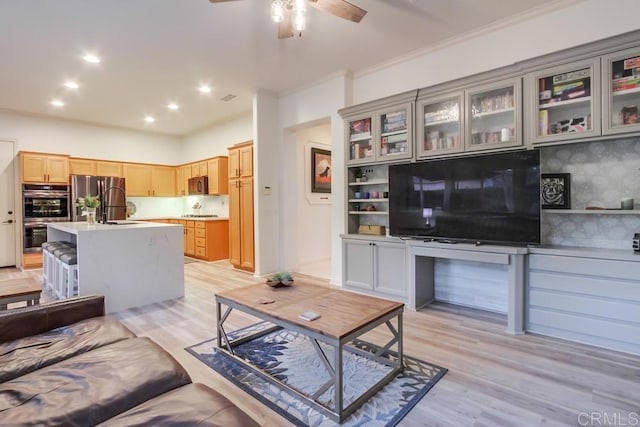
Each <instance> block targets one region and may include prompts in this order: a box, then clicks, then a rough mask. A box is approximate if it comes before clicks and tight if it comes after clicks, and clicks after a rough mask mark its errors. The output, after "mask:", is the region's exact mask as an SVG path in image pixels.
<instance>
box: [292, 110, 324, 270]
mask: <svg viewBox="0 0 640 427" xmlns="http://www.w3.org/2000/svg"><path fill="white" fill-rule="evenodd" d="M312 147H315V148H321V149H325V150H331V125H330V123H329V120H326V121H325V122H324V123H323V124H320V125H315V126H310V127H304V128H301V129H299V130H297V131H296V132H295V141H293V142H291V143H287V144H286V145H285V150H287V151H293V152H295V163H294V165H295V168H296V175H297V176H296V179H295V180H293V182H291V183H289V186H288V187H289V188H291V187H294V189H293V191H294V192H295V202H294V204H293V205H291V206H292V209H295V211H296V216H295V222H294V223H287V226H286V228H287V229H288V230H291V232H292V234H294V235H293V236H291V237H292V239H293V241H294V242H295V244H293V245H289V246H287V247H286V248H283V249H284V254H285V258H284V259H283V263H284V266H285V268H286V269H288V270H289V269H292V270H295V271H297V272H299V273H304V274H311V275H316V276H319V277H325V278H327V279H330V278H331V264H330V263H331V233H330V232H329V230H331V199H332V197H331V196H332V195H331V194H326V193H311V173H312V168H313V165H312V164H311V148H312ZM287 191H291V190H290V189H288V190H287Z"/></svg>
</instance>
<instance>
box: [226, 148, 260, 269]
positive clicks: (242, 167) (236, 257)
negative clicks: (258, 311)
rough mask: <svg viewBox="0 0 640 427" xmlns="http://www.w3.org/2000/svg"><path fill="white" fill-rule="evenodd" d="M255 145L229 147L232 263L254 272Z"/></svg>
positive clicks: (230, 254)
mask: <svg viewBox="0 0 640 427" xmlns="http://www.w3.org/2000/svg"><path fill="white" fill-rule="evenodd" d="M253 228H254V220H253V144H251V143H244V144H239V145H235V146H233V147H229V261H230V262H231V264H232V265H233V266H234V267H236V268H239V269H242V270H248V271H254V269H255V257H254V229H253Z"/></svg>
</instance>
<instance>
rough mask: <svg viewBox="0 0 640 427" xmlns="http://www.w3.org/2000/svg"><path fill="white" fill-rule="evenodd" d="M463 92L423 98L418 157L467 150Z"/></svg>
mask: <svg viewBox="0 0 640 427" xmlns="http://www.w3.org/2000/svg"><path fill="white" fill-rule="evenodd" d="M462 100H463V94H462V92H458V93H454V94H450V95H445V96H443V97H438V98H429V99H424V100H423V101H420V102H419V103H418V105H417V106H416V109H417V111H418V130H417V132H418V153H417V154H418V156H417V157H419V158H423V157H430V156H437V155H441V154H447V153H458V152H461V151H463V150H464V145H463V140H464V139H463V137H464V115H463V111H462V110H463V102H462Z"/></svg>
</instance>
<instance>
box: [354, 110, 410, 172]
mask: <svg viewBox="0 0 640 427" xmlns="http://www.w3.org/2000/svg"><path fill="white" fill-rule="evenodd" d="M345 128H346V138H347V164H349V165H357V164H367V163H371V162H390V161H395V160H403V159H411V158H412V157H413V103H412V102H402V103H399V104H395V105H386V106H381V107H380V109H378V110H376V111H372V112H370V113H369V112H367V113H364V114H357V115H354V116H351V117H346V118H345Z"/></svg>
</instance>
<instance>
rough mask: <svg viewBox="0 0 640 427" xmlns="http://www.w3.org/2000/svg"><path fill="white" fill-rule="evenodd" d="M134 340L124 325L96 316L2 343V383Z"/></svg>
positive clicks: (0, 367) (0, 380)
mask: <svg viewBox="0 0 640 427" xmlns="http://www.w3.org/2000/svg"><path fill="white" fill-rule="evenodd" d="M133 337H135V335H134V334H133V333H131V332H130V331H129V330H128V329H127V328H126V327H124V326H123V325H122V324H121V323H120V322H118V321H116V320H112V319H108V318H105V317H94V318H92V319H87V320H82V321H80V322H77V323H74V324H72V325H69V326H63V327H61V328H57V329H54V330H52V331H49V332H45V333H42V334H38V335H33V336H30V337H25V338H19V339H17V340H14V341H9V342H5V343H0V383H2V382H5V381H8V380H10V379H13V378H16V377H19V376H21V375H24V374H26V373H29V372H31V371H35V370H36V369H40V368H43V367H45V366H49V365H52V364H54V363H56V362H59V361H61V360H65V359H68V358H70V357H73V356H75V355H78V354H81V353H85V352H87V351H90V350H93V349H94V348H98V347H102V346H104V345H107V344H111V343H114V342H117V341H120V340H123V339H127V338H133Z"/></svg>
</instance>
